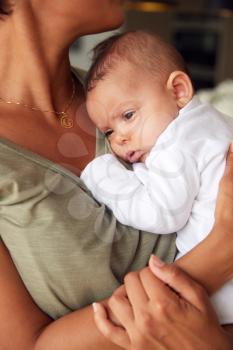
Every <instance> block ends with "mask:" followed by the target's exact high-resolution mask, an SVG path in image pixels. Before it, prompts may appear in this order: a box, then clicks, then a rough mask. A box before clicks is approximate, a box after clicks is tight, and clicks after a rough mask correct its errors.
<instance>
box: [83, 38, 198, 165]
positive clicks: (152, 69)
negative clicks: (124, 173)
mask: <svg viewBox="0 0 233 350" xmlns="http://www.w3.org/2000/svg"><path fill="white" fill-rule="evenodd" d="M192 96H193V88H192V83H191V80H190V78H189V76H188V74H187V69H186V65H185V63H184V60H183V58H182V57H181V55H180V54H179V53H178V52H177V51H176V49H175V48H173V47H172V46H170V45H169V44H167V43H165V42H164V41H163V40H162V39H161V38H160V37H158V36H157V35H155V34H152V33H148V32H143V31H136V32H128V33H124V34H118V35H115V36H112V37H111V38H108V39H106V40H105V41H103V42H101V43H100V44H98V45H97V46H96V48H95V49H94V59H93V64H92V66H91V68H90V70H89V73H88V76H87V109H88V112H89V115H90V117H91V119H92V120H93V122H94V123H95V124H96V126H97V127H98V128H99V129H100V130H101V131H102V132H103V133H104V134H105V135H106V136H107V137H108V140H109V142H110V145H111V148H112V150H113V152H114V153H115V154H117V155H118V156H119V157H120V158H122V159H124V160H126V161H128V162H131V163H133V162H138V161H144V160H145V158H146V157H147V155H148V153H149V152H150V150H151V148H152V147H153V146H154V144H155V143H156V140H157V138H158V137H159V135H160V134H161V133H162V132H163V131H164V130H165V128H166V127H167V126H168V125H169V123H170V122H171V121H172V120H173V119H175V118H176V117H177V115H178V112H179V110H180V109H181V108H183V107H184V106H185V105H186V104H187V103H188V102H189V101H190V100H191V98H192Z"/></svg>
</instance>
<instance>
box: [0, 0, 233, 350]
mask: <svg viewBox="0 0 233 350" xmlns="http://www.w3.org/2000/svg"><path fill="white" fill-rule="evenodd" d="M123 18H124V12H123V4H122V1H117V0H100V1H98V6H96V2H95V1H94V0H85V1H84V0H70V1H68V2H64V1H63V0H57V1H48V0H46V1H43V2H41V1H40V0H18V1H15V6H14V12H13V14H12V15H11V16H10V17H9V18H6V19H5V20H4V21H2V22H1V23H0V38H1V50H0V81H1V85H0V96H1V97H2V98H4V99H8V100H18V101H23V102H24V103H27V104H29V105H32V106H38V107H39V108H41V110H57V111H61V110H63V108H64V105H65V104H66V103H67V101H68V100H69V99H70V96H71V93H72V79H71V72H70V65H69V59H68V48H69V45H70V43H71V42H72V41H73V39H74V38H77V37H79V36H80V35H82V34H87V33H91V32H98V31H102V30H111V29H114V28H116V27H117V26H119V25H120V24H121V23H122V21H123ZM76 85H77V96H76V98H75V99H74V101H73V104H72V106H71V107H70V109H69V116H70V117H72V118H74V119H75V118H76V117H77V120H76V123H75V126H74V128H73V129H72V132H73V133H75V134H76V135H78V136H79V137H80V139H81V140H82V142H83V143H84V145H85V147H86V149H87V154H86V155H80V156H79V157H72V158H70V157H67V156H66V155H65V153H61V152H60V149H59V147H58V141H59V140H60V138H61V137H62V136H64V135H65V134H66V133H67V130H65V129H62V128H61V125H60V121H59V120H58V118H57V117H56V116H55V115H54V114H50V113H44V112H42V111H40V112H32V111H31V110H29V109H26V108H24V107H23V106H20V105H13V104H12V105H7V104H4V103H1V104H0V136H1V137H4V138H6V139H9V140H10V141H12V142H14V143H16V144H18V145H20V146H22V147H25V148H27V149H29V150H31V151H33V152H35V153H37V154H40V155H41V156H43V157H45V158H47V159H50V160H52V161H53V162H56V163H62V164H63V165H64V163H65V164H66V166H67V168H70V169H72V171H74V172H75V173H76V174H79V173H80V170H82V169H83V168H84V167H85V165H86V164H87V163H88V162H89V161H90V160H91V159H92V158H93V156H94V153H95V136H94V135H95V126H94V124H93V123H92V122H91V120H90V119H89V117H88V114H87V110H86V106H85V95H84V91H83V89H82V86H81V84H80V83H79V82H78V81H76ZM6 116H7V118H6ZM16 126H17V127H16ZM63 147H65V148H66V150H67V151H69V150H70V149H71V150H72V149H73V147H74V145H73V141H72V138H67V141H66V143H65V144H64V145H63ZM217 232H218V233H221V230H219V228H217ZM211 242H212V246H213V247H214V246H217V244H218V246H219V245H220V246H221V245H223V248H225V247H224V244H225V245H226V248H228V250H229V253H228V251H227V249H225V251H226V255H224V256H221V254H220V255H219V256H218V254H216V259H215V261H214V262H213V264H212V265H211V269H212V270H215V271H216V269H217V267H218V266H221V269H220V270H221V273H220V277H221V281H220V280H219V278H216V276H215V275H214V276H211V278H209V279H208V284H207V282H206V284H205V285H206V286H207V287H208V289H209V290H210V291H212V292H213V291H214V290H216V286H218V285H219V284H220V285H221V284H223V283H225V282H226V281H227V280H228V279H230V278H232V271H233V266H230V263H229V264H228V265H227V264H226V262H229V261H232V260H233V259H232V251H233V249H232V247H230V244H229V243H228V244H226V240H225V239H221V241H220V240H219V239H218V235H217V234H216V235H215V236H214V237H213V238H212V239H211ZM209 244H210V243H209V242H208V244H205V242H204V243H203V244H202V245H201V247H202V250H199V248H198V249H197V250H195V254H194V253H193V255H189V256H187V257H186V258H184V259H183V262H182V266H183V268H184V269H185V270H187V271H189V269H191V268H190V266H193V265H195V262H197V261H198V260H199V252H200V253H201V254H203V251H204V252H207V251H208V250H207V247H209ZM230 248H231V249H230ZM219 250H220V251H221V249H219ZM230 258H231V259H230ZM90 263H91V262H90ZM225 266H227V268H225ZM195 273H196V275H198V277H199V280H200V281H202V280H203V284H204V281H206V278H205V277H206V272H205V271H203V270H201V269H200V270H198V269H197V270H196V271H195ZM194 276H195V275H194ZM0 285H1V290H0V309H1V313H0V325H1V326H0V343H1V348H3V349H7V350H16V349H17V350H18V349H24V350H32V349H33V350H34V349H36V350H47V349H48V350H53V349H56V350H64V349H66V350H74V349H75V350H78V349H82V350H85V349H88V350H92V349H101V350H105V349H106V350H114V349H119V347H118V346H115V345H113V344H111V343H110V342H109V341H108V340H106V339H105V338H104V337H103V336H102V334H101V333H100V332H99V331H98V329H97V327H96V326H95V323H94V319H93V313H92V309H91V307H86V308H83V309H82V310H79V311H76V312H73V313H71V314H69V315H66V316H64V317H61V318H60V319H59V320H58V321H53V320H51V319H50V318H49V317H48V316H47V315H46V314H44V313H43V312H42V311H41V310H40V309H39V308H38V307H37V305H36V304H35V303H34V302H33V300H32V299H31V297H30V295H29V294H28V293H27V291H26V289H25V287H24V284H23V282H22V281H21V279H20V277H19V275H18V273H17V270H16V268H15V266H14V264H13V262H12V260H11V258H10V256H9V254H8V251H7V248H6V247H5V246H4V244H3V243H2V242H1V243H0ZM12 310H14V312H12ZM6 320H7V322H6ZM12 334H13V335H14V336H12ZM214 337H215V334H214V333H213V338H214ZM216 337H217V338H218V333H216Z"/></svg>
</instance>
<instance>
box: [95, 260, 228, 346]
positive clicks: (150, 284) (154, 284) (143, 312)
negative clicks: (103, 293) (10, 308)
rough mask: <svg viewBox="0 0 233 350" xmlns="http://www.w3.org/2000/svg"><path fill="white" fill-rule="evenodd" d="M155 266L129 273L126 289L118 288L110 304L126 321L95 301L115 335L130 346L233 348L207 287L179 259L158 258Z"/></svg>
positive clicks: (100, 322) (100, 323) (103, 324)
mask: <svg viewBox="0 0 233 350" xmlns="http://www.w3.org/2000/svg"><path fill="white" fill-rule="evenodd" d="M150 268H151V270H152V271H153V273H152V271H151V270H150V269H149V268H145V269H143V270H141V271H140V272H132V273H129V274H128V275H127V276H126V277H125V289H126V293H127V295H126V294H125V293H123V292H122V290H121V292H120V293H119V292H118V291H116V292H115V293H114V294H113V296H112V297H111V298H110V301H109V306H110V307H111V310H112V312H113V313H114V314H115V315H116V317H117V319H118V320H119V321H120V322H121V324H122V327H119V326H115V325H114V324H113V323H111V322H110V321H109V320H108V318H107V313H106V311H105V308H104V307H103V306H102V305H101V304H95V307H94V309H95V313H94V317H95V322H96V325H97V327H98V328H99V330H100V331H101V332H102V334H104V335H105V336H106V337H107V338H108V339H109V340H111V341H112V342H114V343H115V344H117V345H119V346H121V347H122V348H124V349H127V350H129V349H130V350H145V349H147V350H160V349H167V350H178V349H181V348H182V349H195V350H196V349H198V350H209V349H215V350H218V349H219V350H220V349H221V350H228V349H232V346H233V343H231V339H230V338H229V337H228V335H227V334H226V333H225V332H224V331H223V330H222V328H221V326H220V325H219V323H218V320H217V316H216V314H215V312H214V310H213V309H212V306H211V304H210V302H209V299H208V296H207V294H206V292H205V290H204V289H203V288H202V287H201V286H200V285H199V284H197V283H196V282H195V281H193V280H192V279H191V278H190V277H189V276H188V275H187V274H186V273H185V272H183V271H182V270H181V269H180V268H179V267H177V266H175V265H167V264H164V263H162V262H160V261H158V259H157V258H155V257H153V258H151V259H150Z"/></svg>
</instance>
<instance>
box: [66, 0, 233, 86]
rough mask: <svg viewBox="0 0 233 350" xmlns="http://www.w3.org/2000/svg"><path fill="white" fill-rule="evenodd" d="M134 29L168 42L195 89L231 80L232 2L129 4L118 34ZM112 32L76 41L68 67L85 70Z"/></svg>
mask: <svg viewBox="0 0 233 350" xmlns="http://www.w3.org/2000/svg"><path fill="white" fill-rule="evenodd" d="M135 29H149V30H151V31H155V32H156V33H158V34H160V35H161V36H162V37H163V38H164V39H166V40H167V41H169V42H170V43H172V44H173V45H174V46H175V47H176V48H177V49H178V50H179V51H180V53H181V54H182V55H183V56H184V58H185V60H186V62H187V63H188V67H189V71H190V74H191V77H192V79H193V83H194V86H195V88H196V90H199V89H206V88H214V87H215V86H216V85H218V84H219V83H221V82H224V81H226V80H229V79H233V0H167V1H163V0H161V1H139V0H136V1H129V3H128V6H127V15H126V21H125V24H124V26H123V27H122V28H120V31H125V30H135ZM118 31H119V30H118ZM112 33H113V32H107V33H104V34H98V35H91V36H86V37H83V38H81V39H79V40H78V41H77V42H76V43H75V44H74V45H73V47H72V49H71V51H70V58H71V62H72V64H73V65H74V66H78V67H80V68H83V69H88V67H89V65H90V62H91V52H90V50H91V49H92V48H93V46H94V45H96V44H97V43H98V42H99V41H101V40H103V39H104V38H106V37H107V36H109V35H111V34H112Z"/></svg>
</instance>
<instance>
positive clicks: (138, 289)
mask: <svg viewBox="0 0 233 350" xmlns="http://www.w3.org/2000/svg"><path fill="white" fill-rule="evenodd" d="M124 282H125V289H126V292H127V295H128V298H129V300H130V301H131V303H132V304H134V305H138V306H140V305H142V306H143V305H144V304H145V303H147V302H148V300H149V298H148V295H147V293H146V292H145V289H144V288H143V285H142V283H141V280H140V276H139V272H130V273H128V274H127V275H126V276H125V278H124Z"/></svg>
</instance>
